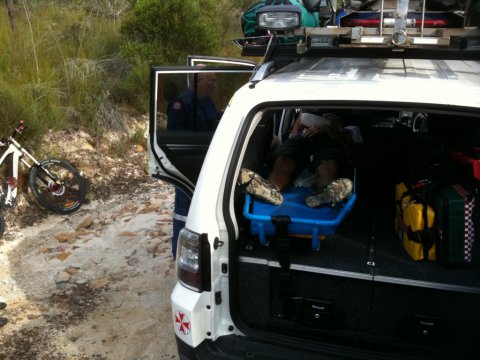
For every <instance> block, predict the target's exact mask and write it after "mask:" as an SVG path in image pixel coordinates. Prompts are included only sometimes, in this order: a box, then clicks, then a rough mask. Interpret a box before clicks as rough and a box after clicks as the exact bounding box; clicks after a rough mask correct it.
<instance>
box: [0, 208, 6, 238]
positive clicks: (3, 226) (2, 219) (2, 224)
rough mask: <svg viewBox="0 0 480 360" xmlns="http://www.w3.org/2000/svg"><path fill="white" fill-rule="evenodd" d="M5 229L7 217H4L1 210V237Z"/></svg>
mask: <svg viewBox="0 0 480 360" xmlns="http://www.w3.org/2000/svg"><path fill="white" fill-rule="evenodd" d="M4 231H5V219H4V218H3V214H2V213H1V212H0V239H1V238H2V236H3V232H4Z"/></svg>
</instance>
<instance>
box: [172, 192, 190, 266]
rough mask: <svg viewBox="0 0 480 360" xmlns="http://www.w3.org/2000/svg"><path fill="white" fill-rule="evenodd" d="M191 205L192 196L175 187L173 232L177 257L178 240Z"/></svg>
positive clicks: (173, 250) (173, 252) (173, 246)
mask: <svg viewBox="0 0 480 360" xmlns="http://www.w3.org/2000/svg"><path fill="white" fill-rule="evenodd" d="M189 207H190V198H189V197H188V196H187V195H185V193H184V192H183V191H181V190H179V189H177V188H175V208H174V213H173V234H172V256H173V259H174V260H175V259H176V257H177V242H178V234H179V233H180V230H182V228H183V227H184V226H185V222H186V221H187V215H188V209H189Z"/></svg>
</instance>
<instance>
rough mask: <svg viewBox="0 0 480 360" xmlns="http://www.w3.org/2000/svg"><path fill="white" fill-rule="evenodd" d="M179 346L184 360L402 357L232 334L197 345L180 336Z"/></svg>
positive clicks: (324, 359) (323, 359)
mask: <svg viewBox="0 0 480 360" xmlns="http://www.w3.org/2000/svg"><path fill="white" fill-rule="evenodd" d="M176 340H177V349H178V354H179V356H180V359H181V360H197V359H198V360H204V359H215V360H226V359H229V360H241V359H242V360H243V359H255V360H292V359H299V360H303V359H308V360H342V359H343V360H348V359H350V360H352V359H365V360H366V359H368V360H376V359H382V360H385V359H402V358H401V357H399V356H396V355H395V354H391V356H389V355H388V354H379V353H375V352H368V353H366V352H360V351H359V352H357V351H345V350H342V349H340V348H329V349H328V351H327V349H325V350H326V351H318V348H311V349H307V348H294V347H289V346H279V345H273V344H269V343H265V342H259V341H255V340H252V339H250V338H248V337H243V336H237V335H229V336H222V337H221V338H219V339H218V340H216V341H211V340H205V341H203V342H202V343H201V344H200V345H198V346H197V347H196V348H192V347H191V346H189V345H187V344H186V343H184V342H183V341H182V340H180V339H179V338H178V337H177V339H176Z"/></svg>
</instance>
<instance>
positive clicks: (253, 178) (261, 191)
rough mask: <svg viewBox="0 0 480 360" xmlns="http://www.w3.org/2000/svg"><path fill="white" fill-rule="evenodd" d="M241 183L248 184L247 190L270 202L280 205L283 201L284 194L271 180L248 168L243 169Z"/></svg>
mask: <svg viewBox="0 0 480 360" xmlns="http://www.w3.org/2000/svg"><path fill="white" fill-rule="evenodd" d="M238 183H239V184H240V185H246V187H245V191H246V192H247V193H249V194H251V195H253V196H255V197H258V198H260V199H262V200H264V201H266V202H268V203H270V204H273V205H280V204H281V203H283V195H282V194H281V193H280V191H279V190H278V189H277V188H276V187H275V185H273V184H272V183H271V182H270V181H268V180H265V179H264V178H262V177H261V176H260V175H258V174H257V173H255V172H253V171H252V170H248V169H241V170H240V176H239V177H238Z"/></svg>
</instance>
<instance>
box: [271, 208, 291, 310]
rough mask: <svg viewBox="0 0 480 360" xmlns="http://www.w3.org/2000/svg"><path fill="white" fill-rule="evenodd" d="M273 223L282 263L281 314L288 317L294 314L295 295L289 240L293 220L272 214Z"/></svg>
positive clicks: (279, 260) (279, 259)
mask: <svg viewBox="0 0 480 360" xmlns="http://www.w3.org/2000/svg"><path fill="white" fill-rule="evenodd" d="M271 221H272V224H273V225H274V226H275V247H276V249H277V250H278V262H279V263H280V267H281V271H280V297H281V299H280V300H281V309H280V314H281V315H282V316H284V317H286V318H291V317H292V316H293V314H292V311H293V307H292V299H293V295H294V290H293V284H292V275H291V273H290V243H289V240H288V225H289V224H290V222H291V220H290V217H289V216H287V215H281V216H272V218H271Z"/></svg>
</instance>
